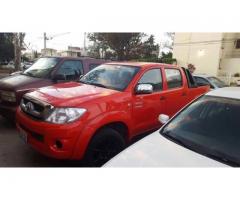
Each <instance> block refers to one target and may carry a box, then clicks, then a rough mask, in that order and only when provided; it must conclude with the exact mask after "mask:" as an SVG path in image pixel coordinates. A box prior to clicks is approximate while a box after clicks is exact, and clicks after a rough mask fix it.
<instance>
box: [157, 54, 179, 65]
mask: <svg viewBox="0 0 240 200" xmlns="http://www.w3.org/2000/svg"><path fill="white" fill-rule="evenodd" d="M176 61H177V60H176V59H175V58H173V53H172V52H167V53H164V52H162V53H161V56H160V59H159V62H161V63H166V64H173V63H175V62H176Z"/></svg>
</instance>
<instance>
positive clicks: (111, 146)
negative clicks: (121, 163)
mask: <svg viewBox="0 0 240 200" xmlns="http://www.w3.org/2000/svg"><path fill="white" fill-rule="evenodd" d="M125 146H126V142H125V140H124V138H123V137H122V135H121V134H120V133H119V132H117V131H116V130H114V129H112V128H103V129H101V130H100V131H99V132H98V133H97V134H96V135H95V136H94V137H93V138H92V140H91V142H90V144H89V145H88V148H87V151H86V154H85V159H84V160H85V164H86V166H89V167H100V166H102V165H103V164H104V163H106V162H107V161H108V160H110V159H111V158H112V157H114V156H115V155H117V154H118V153H119V152H121V151H122V150H123V149H124V148H125Z"/></svg>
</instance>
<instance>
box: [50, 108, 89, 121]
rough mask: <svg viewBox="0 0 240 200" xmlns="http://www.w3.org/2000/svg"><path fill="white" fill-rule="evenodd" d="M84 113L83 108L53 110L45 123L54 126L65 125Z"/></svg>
mask: <svg viewBox="0 0 240 200" xmlns="http://www.w3.org/2000/svg"><path fill="white" fill-rule="evenodd" d="M86 111H87V110H86V109H84V108H55V109H54V111H53V112H52V113H51V115H50V116H49V117H48V118H47V119H46V121H47V122H51V123H54V124H65V123H69V122H73V121H75V120H77V119H78V118H80V117H81V116H82V115H83V114H84V113H85V112H86Z"/></svg>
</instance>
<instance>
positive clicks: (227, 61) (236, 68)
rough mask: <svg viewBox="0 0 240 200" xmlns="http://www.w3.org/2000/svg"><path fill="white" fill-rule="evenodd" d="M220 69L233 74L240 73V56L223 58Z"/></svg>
mask: <svg viewBox="0 0 240 200" xmlns="http://www.w3.org/2000/svg"><path fill="white" fill-rule="evenodd" d="M221 70H223V71H227V72H229V73H231V74H232V75H234V74H235V73H240V58H224V59H222V61H221Z"/></svg>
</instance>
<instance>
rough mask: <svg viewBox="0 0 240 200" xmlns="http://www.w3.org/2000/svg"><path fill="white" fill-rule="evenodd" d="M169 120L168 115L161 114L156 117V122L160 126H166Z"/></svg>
mask: <svg viewBox="0 0 240 200" xmlns="http://www.w3.org/2000/svg"><path fill="white" fill-rule="evenodd" d="M169 118H170V117H169V116H168V115H164V114H161V115H159V117H158V121H159V122H160V123H162V124H166V123H167V122H168V120H169Z"/></svg>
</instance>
